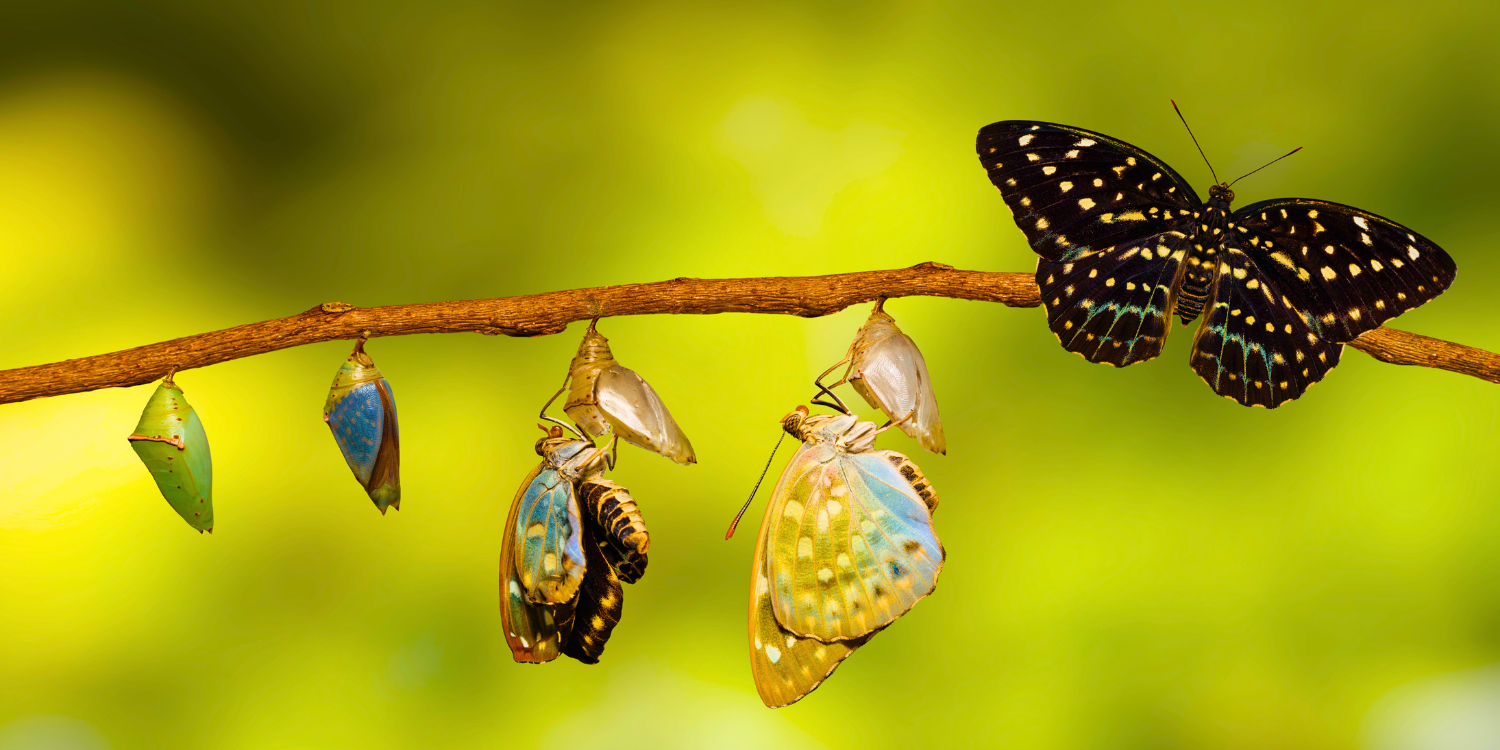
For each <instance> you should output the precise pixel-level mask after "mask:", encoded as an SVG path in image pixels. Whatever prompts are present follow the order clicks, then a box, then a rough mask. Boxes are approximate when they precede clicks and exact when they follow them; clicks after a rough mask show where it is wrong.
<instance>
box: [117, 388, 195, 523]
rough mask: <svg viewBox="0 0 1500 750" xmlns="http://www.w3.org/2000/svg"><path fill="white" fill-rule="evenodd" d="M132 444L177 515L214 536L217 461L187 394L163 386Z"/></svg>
mask: <svg viewBox="0 0 1500 750" xmlns="http://www.w3.org/2000/svg"><path fill="white" fill-rule="evenodd" d="M129 439H130V447H131V448H132V449H134V450H135V453H136V455H137V456H139V457H140V459H141V462H142V463H143V464H145V465H146V469H147V470H148V471H150V472H151V478H152V479H153V480H155V481H156V487H157V489H159V490H160V491H161V494H162V497H164V498H165V499H166V501H167V503H168V504H170V505H171V506H172V509H173V510H175V511H177V515H179V516H182V520H184V521H187V523H188V525H189V526H192V527H193V528H195V529H197V530H199V531H213V528H214V506H213V459H212V457H211V455H210V453H209V449H208V433H207V432H206V431H204V429H203V421H202V420H201V419H200V418H199V417H198V414H197V412H196V411H194V410H193V407H192V406H190V405H189V404H188V402H187V399H186V398H185V397H184V396H183V394H182V390H181V389H179V388H178V387H177V386H176V385H170V384H166V383H164V384H162V385H160V386H158V387H157V389H156V391H155V392H154V393H152V394H151V400H150V401H148V402H147V403H146V408H145V410H144V411H142V412H141V420H140V422H139V423H138V424H137V425H136V428H135V432H134V433H133V434H132V435H131V436H130V438H129ZM179 446H181V447H179Z"/></svg>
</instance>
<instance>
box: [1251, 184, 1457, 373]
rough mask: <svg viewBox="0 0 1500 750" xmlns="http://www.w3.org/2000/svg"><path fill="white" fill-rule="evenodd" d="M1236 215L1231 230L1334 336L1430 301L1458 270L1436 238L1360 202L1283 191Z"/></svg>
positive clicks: (1325, 334) (1321, 329)
mask: <svg viewBox="0 0 1500 750" xmlns="http://www.w3.org/2000/svg"><path fill="white" fill-rule="evenodd" d="M1231 221H1233V222H1234V223H1235V225H1236V229H1235V230H1231V235H1235V234H1237V235H1239V236H1238V237H1237V239H1239V240H1240V241H1241V242H1242V243H1243V244H1242V247H1244V248H1245V251H1246V252H1247V253H1248V254H1249V255H1250V257H1251V258H1252V259H1253V260H1254V262H1255V263H1256V265H1258V266H1260V267H1261V270H1262V271H1263V272H1264V273H1265V274H1266V275H1267V276H1270V277H1271V278H1274V279H1275V280H1276V281H1277V282H1278V283H1279V286H1280V288H1281V290H1282V292H1283V293H1285V294H1286V295H1287V297H1288V298H1289V299H1291V300H1293V301H1294V302H1296V303H1297V304H1298V305H1299V306H1300V307H1301V308H1302V309H1304V310H1306V311H1307V312H1310V313H1312V315H1313V318H1314V319H1315V321H1316V322H1315V324H1314V328H1315V330H1316V331H1317V332H1318V335H1319V336H1320V337H1322V338H1324V339H1327V340H1329V341H1334V342H1338V343H1344V342H1348V341H1352V340H1354V338H1355V337H1357V336H1359V335H1360V334H1361V333H1364V332H1365V331H1370V330H1373V329H1375V328H1377V327H1379V326H1380V324H1382V323H1384V322H1385V321H1387V320H1390V319H1391V318H1394V317H1396V316H1397V315H1400V314H1401V313H1403V312H1406V311H1407V310H1410V309H1412V308H1414V307H1417V306H1419V305H1422V304H1423V303H1425V302H1427V301H1428V300H1431V299H1432V298H1433V297H1436V296H1438V295H1439V294H1442V293H1443V291H1444V290H1446V289H1447V288H1448V286H1449V285H1450V284H1452V283H1453V277H1454V274H1455V273H1456V267H1455V266H1454V264H1453V259H1452V258H1450V257H1448V254H1447V253H1446V252H1443V249H1442V248H1440V247H1438V246H1437V245H1435V244H1433V242H1432V241H1431V240H1429V239H1427V238H1426V237H1423V236H1422V235H1420V234H1417V233H1416V232H1413V231H1412V230H1410V229H1408V228H1406V227H1404V226H1402V225H1400V224H1397V223H1396V222H1394V221H1391V220H1390V219H1387V218H1384V217H1382V216H1377V215H1375V214H1372V213H1370V212H1368V211H1361V210H1360V209H1357V208H1354V207H1352V206H1345V205H1341V204H1338V203H1330V202H1328V201H1319V200H1311V199H1307V198H1280V199H1276V200H1269V201H1262V202H1260V203H1254V204H1251V205H1249V206H1245V207H1244V208H1242V209H1240V210H1238V211H1236V212H1234V215H1233V216H1232V217H1231Z"/></svg>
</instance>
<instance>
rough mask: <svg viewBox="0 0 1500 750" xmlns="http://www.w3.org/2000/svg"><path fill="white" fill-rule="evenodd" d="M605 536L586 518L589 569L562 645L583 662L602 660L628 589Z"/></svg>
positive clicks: (586, 556)
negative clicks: (606, 549) (609, 553)
mask: <svg viewBox="0 0 1500 750" xmlns="http://www.w3.org/2000/svg"><path fill="white" fill-rule="evenodd" d="M602 536H603V529H601V528H599V525H598V524H596V523H594V522H593V519H587V520H585V521H584V523H583V551H584V556H585V559H586V560H588V569H587V572H585V573H584V575H583V583H582V584H581V585H580V586H579V587H578V598H577V604H576V605H575V606H574V609H573V632H572V634H571V635H570V636H569V637H568V638H566V639H565V640H564V642H563V646H562V652H563V653H565V654H567V655H568V656H571V657H573V658H574V659H577V660H579V661H581V662H583V663H584V664H598V663H599V657H600V656H601V655H602V654H603V653H604V645H605V643H606V642H608V641H609V636H610V633H612V632H614V629H615V625H618V624H619V622H620V615H621V613H622V612H623V611H624V609H625V590H624V588H623V587H622V586H621V585H620V577H619V576H618V575H617V574H616V573H615V569H614V566H612V565H610V564H609V561H608V560H607V559H606V558H605V555H604V552H603V550H602V548H601V546H600V544H599V542H600V541H601V538H602Z"/></svg>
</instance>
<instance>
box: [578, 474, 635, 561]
mask: <svg viewBox="0 0 1500 750" xmlns="http://www.w3.org/2000/svg"><path fill="white" fill-rule="evenodd" d="M578 490H579V491H578V494H579V500H580V501H581V502H582V503H583V510H584V513H586V514H587V515H589V516H590V517H591V518H592V519H593V520H594V521H595V522H596V523H598V525H599V529H600V531H601V534H600V536H601V538H600V540H599V541H600V542H601V544H600V548H601V549H602V550H603V551H604V556H605V558H606V559H608V560H609V563H610V566H611V567H613V568H614V569H615V570H617V571H619V574H620V580H621V581H623V582H625V583H635V582H636V581H638V580H640V578H641V576H643V575H645V574H646V549H647V548H648V547H650V546H651V536H650V534H649V533H648V532H647V531H646V522H645V521H644V520H643V519H642V518H641V509H640V507H638V506H637V505H636V503H635V499H634V498H632V497H631V496H630V493H629V492H628V491H626V489H625V488H624V487H621V486H620V485H618V484H615V483H614V482H611V481H609V480H608V479H590V480H588V481H585V482H582V483H580V485H579V488H578Z"/></svg>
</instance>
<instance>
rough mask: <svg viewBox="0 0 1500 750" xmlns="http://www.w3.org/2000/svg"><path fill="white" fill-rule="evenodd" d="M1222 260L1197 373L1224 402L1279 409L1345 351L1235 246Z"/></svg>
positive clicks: (1198, 341) (1198, 342)
mask: <svg viewBox="0 0 1500 750" xmlns="http://www.w3.org/2000/svg"><path fill="white" fill-rule="evenodd" d="M1220 257H1221V258H1222V260H1221V261H1220V266H1219V269H1218V281H1216V282H1215V285H1214V289H1213V294H1212V297H1211V299H1210V302H1209V305H1208V307H1207V308H1205V309H1204V311H1203V322H1202V323H1201V324H1200V325H1199V327H1198V334H1197V336H1196V337H1194V339H1193V353H1192V366H1193V371H1194V372H1196V373H1198V376H1199V377H1201V378H1203V381H1204V382H1205V383H1208V386H1209V387H1210V388H1212V389H1214V392H1215V393H1217V394H1219V395H1220V396H1225V397H1228V398H1232V399H1234V400H1235V401H1238V402H1240V403H1241V404H1244V405H1246V406H1264V407H1266V408H1272V409H1274V408H1276V407H1277V406H1279V405H1281V404H1283V403H1285V402H1287V401H1289V400H1291V399H1294V398H1297V397H1298V396H1301V395H1302V393H1303V391H1306V390H1307V389H1308V387H1310V386H1311V385H1312V384H1313V383H1316V382H1318V381H1319V380H1322V379H1323V376H1324V375H1326V374H1327V373H1328V371H1329V370H1331V369H1333V367H1334V365H1337V364H1338V363H1339V354H1340V353H1341V352H1342V351H1343V348H1344V347H1343V345H1341V344H1335V343H1332V342H1329V341H1327V340H1325V339H1323V338H1321V337H1320V336H1319V332H1318V330H1317V329H1316V327H1315V321H1314V320H1313V319H1312V317H1311V316H1310V315H1309V314H1308V313H1307V312H1306V311H1303V310H1300V309H1298V308H1297V307H1296V306H1295V305H1296V304H1297V303H1296V301H1295V300H1294V299H1293V298H1292V297H1291V296H1290V295H1288V294H1287V293H1286V290H1285V289H1284V288H1283V287H1282V284H1281V280H1280V279H1276V278H1272V277H1271V276H1269V275H1267V274H1265V273H1264V272H1263V271H1262V269H1261V267H1259V266H1257V265H1256V263H1254V262H1253V261H1252V260H1251V259H1250V257H1249V256H1248V255H1247V254H1246V253H1245V252H1243V251H1241V250H1240V249H1238V248H1236V247H1233V246H1228V247H1225V249H1224V250H1223V251H1222V252H1221V253H1220Z"/></svg>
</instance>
